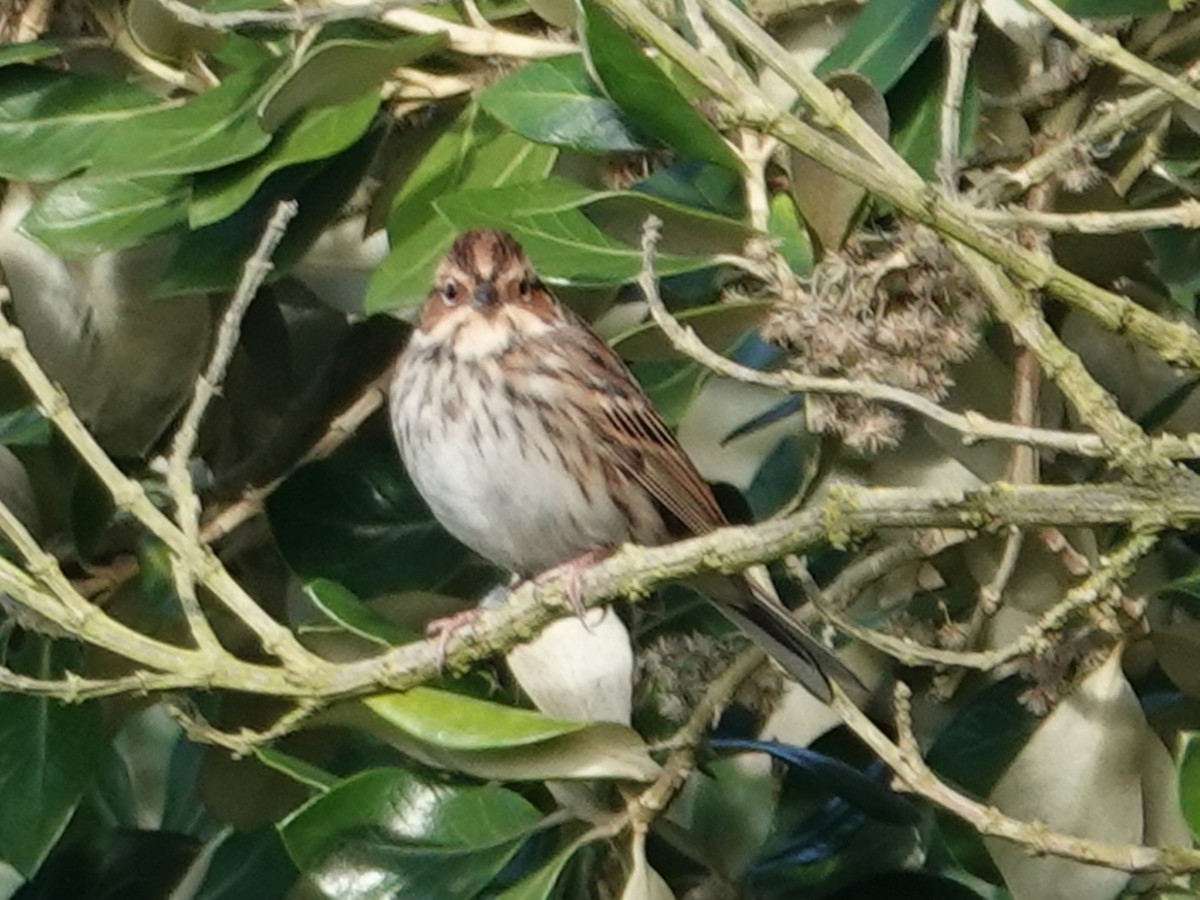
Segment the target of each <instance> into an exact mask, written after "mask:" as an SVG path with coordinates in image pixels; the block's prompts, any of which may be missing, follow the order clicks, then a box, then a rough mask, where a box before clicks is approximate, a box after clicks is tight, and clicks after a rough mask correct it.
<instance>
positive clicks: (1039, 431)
mask: <svg viewBox="0 0 1200 900" xmlns="http://www.w3.org/2000/svg"><path fill="white" fill-rule="evenodd" d="M639 285H640V287H641V288H642V294H643V296H644V297H645V298H646V301H647V305H648V307H649V309H650V314H651V316H652V317H653V319H654V321H655V322H656V323H657V324H658V326H659V328H661V329H662V331H663V333H664V334H665V335H666V337H667V339H668V340H669V341H670V342H671V345H672V346H673V347H675V349H677V350H679V351H680V352H681V353H683V354H684V355H686V356H688V357H690V358H691V359H693V360H695V361H696V362H698V363H700V364H701V365H703V366H705V367H706V368H708V369H711V370H712V371H713V372H716V373H717V374H719V375H725V376H727V377H729V378H734V379H737V380H738V381H744V382H746V383H748V384H757V385H761V386H763V387H771V388H777V389H779V390H781V391H788V392H790V393H808V392H811V393H823V394H853V395H854V396H857V397H862V398H863V399H864V400H875V401H879V402H881V403H887V404H890V405H893V406H898V407H900V408H902V409H907V410H910V411H911V412H914V413H917V414H918V415H921V416H924V417H925V418H927V419H929V420H930V421H932V422H936V423H938V424H939V425H944V426H945V427H947V428H949V429H951V430H953V431H956V432H958V433H959V434H961V435H962V440H963V443H964V444H970V443H974V442H976V441H979V440H995V441H1004V442H1006V443H1012V444H1024V445H1028V446H1031V447H1040V448H1043V449H1046V450H1058V451H1062V452H1066V453H1072V454H1075V455H1078V456H1089V457H1099V458H1109V459H1111V458H1114V457H1115V453H1114V450H1113V448H1112V447H1110V446H1109V445H1108V444H1107V443H1106V442H1105V440H1104V438H1102V437H1101V436H1100V435H1098V434H1088V433H1080V432H1074V431H1055V430H1052V429H1048V428H1036V427H1032V426H1027V425H1016V424H1013V423H1011V422H1003V421H1000V420H996V419H989V418H988V417H987V416H984V415H982V414H981V413H978V412H975V411H973V410H968V411H967V412H962V413H960V412H954V411H953V410H949V409H946V408H945V407H944V406H942V405H940V404H938V403H936V402H935V401H933V400H930V399H929V398H928V397H924V396H922V395H921V394H917V393H915V392H913V391H908V390H905V389H903V388H898V387H893V386H892V385H888V384H881V383H879V382H875V381H856V380H853V379H849V378H827V377H823V376H820V375H804V374H801V373H799V372H792V371H788V370H786V369H784V370H779V371H773V372H763V371H760V370H758V369H751V368H749V367H748V366H743V365H741V364H739V363H736V362H734V361H733V360H730V359H727V358H725V357H724V356H721V355H720V354H719V353H717V352H716V351H714V350H713V349H712V348H710V347H709V346H708V345H706V344H705V343H704V342H703V341H701V340H700V338H699V337H698V336H697V335H696V333H695V331H694V330H692V328H690V327H689V326H686V325H683V324H682V323H680V322H679V321H678V320H677V319H676V318H675V317H674V316H672V315H671V314H670V312H669V311H668V310H667V309H666V307H665V305H664V304H663V302H662V298H661V296H660V295H659V293H658V287H657V283H656V282H655V280H654V279H653V277H649V278H645V277H643V278H642V279H641V280H640V281H639ZM1023 308H1024V307H1023V305H1021V304H1015V305H1014V309H1013V315H1014V316H1016V315H1017V312H1018V311H1020V310H1021V309H1023ZM1029 327H1030V328H1031V330H1033V331H1034V333H1035V336H1036V331H1037V330H1036V329H1035V328H1034V327H1033V325H1032V324H1031V325H1030V326H1029ZM1043 343H1044V342H1043ZM1056 343H1057V341H1056ZM1047 346H1049V345H1048V344H1047ZM1063 349H1064V350H1065V348H1063ZM1065 352H1067V353H1069V352H1070V351H1069V350H1065ZM1056 360H1057V357H1056ZM1053 368H1061V366H1060V365H1058V364H1057V362H1055V364H1054V366H1053ZM1089 378H1090V376H1089ZM1121 418H1124V416H1123V415H1122V416H1121ZM1113 427H1114V429H1115V428H1116V427H1117V426H1113ZM1131 436H1132V438H1134V439H1136V440H1135V443H1137V444H1138V445H1139V446H1144V448H1145V450H1146V452H1147V453H1149V454H1151V455H1152V456H1153V457H1154V458H1162V459H1193V458H1196V457H1200V434H1191V435H1185V436H1175V435H1163V436H1160V437H1155V438H1146V437H1145V435H1144V434H1142V432H1141V431H1140V429H1139V430H1138V432H1137V433H1136V434H1131Z"/></svg>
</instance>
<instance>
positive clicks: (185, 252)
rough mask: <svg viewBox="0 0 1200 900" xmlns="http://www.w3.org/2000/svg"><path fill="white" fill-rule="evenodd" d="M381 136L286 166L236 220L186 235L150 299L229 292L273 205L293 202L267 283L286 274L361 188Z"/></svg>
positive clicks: (373, 132) (372, 135)
mask: <svg viewBox="0 0 1200 900" xmlns="http://www.w3.org/2000/svg"><path fill="white" fill-rule="evenodd" d="M381 134H382V130H381V129H371V130H370V131H368V132H367V134H366V136H365V137H363V138H362V140H360V141H358V142H356V143H355V144H353V145H351V146H350V147H349V148H348V149H346V150H344V151H342V152H341V153H339V154H337V155H336V156H333V157H329V158H327V159H322V160H317V161H314V162H311V163H303V164H301V165H298V166H289V167H288V168H286V169H284V170H283V171H281V172H278V173H276V175H275V177H274V178H269V179H268V180H267V181H266V182H265V183H264V184H263V186H262V187H261V188H260V189H259V190H258V191H257V192H255V194H254V197H253V198H251V200H250V202H249V203H247V204H246V205H245V206H243V207H242V208H241V209H239V210H238V212H237V214H236V215H232V216H228V217H226V218H224V219H221V220H220V221H218V222H214V223H213V224H211V225H206V226H205V227H204V228H201V229H200V230H198V231H195V232H192V233H190V234H188V235H187V236H186V238H185V239H184V240H183V241H181V242H180V244H179V246H178V248H177V249H176V251H175V253H174V255H173V256H172V257H171V261H170V262H169V263H168V265H167V271H166V272H165V273H164V274H163V276H162V278H161V279H160V280H159V282H158V283H157V284H156V285H155V296H159V297H170V296H174V295H177V294H189V293H194V292H198V291H199V292H204V291H226V290H232V289H233V287H234V286H235V285H236V284H237V282H238V279H239V278H240V277H241V275H242V268H243V266H244V265H245V262H246V260H247V259H249V257H250V254H251V253H252V252H253V251H254V247H255V245H257V243H258V241H259V239H260V238H261V237H262V231H263V228H264V227H265V226H266V223H267V220H268V219H269V218H270V215H271V212H272V210H273V209H274V208H275V205H276V204H277V203H278V202H279V201H280V200H283V199H295V200H296V202H297V204H298V205H299V207H300V211H299V212H298V213H297V214H296V218H294V219H292V224H291V225H290V226H289V227H288V230H287V234H285V235H284V236H283V240H282V241H281V242H280V244H279V248H278V249H277V250H276V251H275V255H274V257H273V258H272V260H271V274H270V275H269V276H268V277H267V281H268V283H270V282H271V281H273V280H275V279H278V278H279V277H281V276H282V275H284V274H286V273H287V271H288V268H289V267H290V266H291V265H292V264H293V263H294V262H296V260H297V259H299V258H300V257H301V256H302V255H303V254H304V252H305V251H306V250H307V249H308V248H309V247H310V246H311V245H312V243H313V241H315V240H316V239H317V237H318V236H320V235H321V234H322V233H323V232H324V231H325V230H326V229H327V228H328V227H329V223H330V221H332V219H333V218H334V217H335V216H336V215H337V213H338V212H339V211H340V210H341V209H342V208H343V207H344V206H345V203H346V201H347V200H348V199H349V197H350V195H351V194H352V193H353V191H354V190H355V188H357V187H358V185H359V184H360V183H361V179H362V175H363V172H364V171H366V168H367V166H368V165H369V164H370V162H371V160H372V158H373V157H374V155H375V152H376V150H377V148H378V146H379V140H378V138H379V137H380V135H381Z"/></svg>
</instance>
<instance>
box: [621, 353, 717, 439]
mask: <svg viewBox="0 0 1200 900" xmlns="http://www.w3.org/2000/svg"><path fill="white" fill-rule="evenodd" d="M630 368H631V369H632V370H633V374H634V375H636V376H637V380H638V382H639V383H640V384H641V385H642V389H643V390H645V392H646V396H648V397H649V398H650V400H651V401H652V402H653V403H654V408H655V409H657V410H658V414H659V415H660V416H662V419H663V421H664V422H666V423H667V424H668V425H670V426H672V427H674V426H676V425H678V424H679V420H680V419H682V418H683V414H684V413H686V412H687V411H688V408H689V407H690V406H691V405H692V400H694V399H695V397H696V393H697V392H698V391H699V390H700V385H701V384H703V383H704V379H705V378H706V377H708V369H706V368H705V367H704V366H702V365H700V363H698V362H693V361H692V360H690V359H689V360H673V361H670V360H669V361H661V362H658V361H656V362H641V363H634V364H633V365H632V366H631V367H630Z"/></svg>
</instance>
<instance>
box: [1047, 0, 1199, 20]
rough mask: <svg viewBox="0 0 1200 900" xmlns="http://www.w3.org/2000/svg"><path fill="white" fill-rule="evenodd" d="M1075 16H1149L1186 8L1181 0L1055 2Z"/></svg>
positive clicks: (1084, 0) (1069, 0)
mask: <svg viewBox="0 0 1200 900" xmlns="http://www.w3.org/2000/svg"><path fill="white" fill-rule="evenodd" d="M1054 5H1055V6H1060V7H1062V8H1063V9H1064V10H1066V11H1067V12H1069V13H1070V14H1071V15H1073V16H1083V17H1084V18H1089V19H1102V18H1105V17H1106V16H1149V15H1154V14H1156V13H1170V12H1175V11H1177V10H1181V9H1183V8H1184V4H1183V3H1182V2H1181V0H1054Z"/></svg>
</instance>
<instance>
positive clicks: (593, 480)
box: [389, 230, 857, 700]
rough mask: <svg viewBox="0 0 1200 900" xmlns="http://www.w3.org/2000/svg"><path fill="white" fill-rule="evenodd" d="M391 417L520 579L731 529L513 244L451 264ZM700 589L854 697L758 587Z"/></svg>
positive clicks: (412, 348) (719, 581) (722, 580)
mask: <svg viewBox="0 0 1200 900" xmlns="http://www.w3.org/2000/svg"><path fill="white" fill-rule="evenodd" d="M389 408H390V412H391V422H392V428H393V431H394V434H395V437H396V442H397V444H398V445H399V448H400V455H401V456H402V457H403V459H404V464H405V466H406V467H407V468H408V473H409V476H410V477H411V478H412V481H413V484H414V485H415V486H416V488H417V490H418V491H419V492H420V494H421V496H422V497H424V498H425V502H426V503H428V505H429V508H430V509H431V510H432V511H433V514H434V516H436V517H437V519H438V521H439V522H441V524H442V525H443V526H444V527H445V528H446V530H447V531H449V532H450V533H451V534H453V535H454V536H455V537H457V538H458V539H459V540H460V541H462V542H463V543H464V544H466V545H467V546H468V547H471V548H472V549H473V550H475V551H476V552H477V553H479V554H480V555H481V556H483V557H485V558H486V559H488V560H490V561H491V562H493V563H495V564H496V565H498V566H502V567H504V568H505V569H508V570H510V571H512V572H514V573H516V574H517V575H518V576H520V577H522V578H530V577H533V576H536V575H539V574H542V573H544V572H546V571H548V570H550V569H554V568H556V567H559V566H564V565H571V564H574V565H583V564H586V563H588V562H590V561H593V560H595V559H598V558H600V557H601V556H603V555H604V554H605V553H608V552H611V551H612V550H614V549H615V548H617V547H619V546H620V545H622V544H624V543H627V542H633V543H638V544H648V545H654V544H663V543H666V542H668V541H671V540H673V539H678V538H682V537H687V536H691V535H700V534H705V533H707V532H710V531H712V530H714V529H716V528H719V527H721V526H722V525H725V524H726V519H725V517H724V515H723V514H722V512H721V509H720V508H719V507H718V506H717V502H716V500H715V499H714V498H713V494H712V491H711V489H710V488H709V486H708V485H707V484H706V483H705V482H704V480H703V479H702V478H701V477H700V474H699V473H698V472H697V471H696V467H695V466H694V465H693V464H692V461H691V460H690V459H688V457H687V455H686V454H685V453H684V452H683V449H682V448H681V447H680V446H679V443H678V441H676V439H675V437H674V435H672V434H671V432H670V430H668V428H667V427H666V425H665V424H664V423H663V421H662V419H661V418H660V417H659V415H658V413H657V412H656V411H655V409H654V407H653V406H652V405H651V403H650V400H649V398H647V397H646V395H645V393H644V392H643V391H642V389H641V387H640V386H639V385H638V383H637V381H635V380H634V378H633V376H632V374H631V373H630V372H629V370H628V369H627V368H626V367H625V365H624V363H622V362H621V360H620V358H618V356H617V355H616V354H615V353H614V352H613V351H612V350H611V349H609V347H608V345H607V344H606V343H605V342H604V341H603V340H602V339H601V338H600V337H599V336H598V335H597V334H596V333H595V332H594V331H593V330H592V329H591V328H590V327H589V326H588V325H587V324H586V323H585V322H583V321H582V320H581V319H579V318H578V317H577V316H576V315H574V314H573V313H572V312H571V311H570V310H568V309H566V308H565V307H563V306H562V305H561V304H559V302H558V301H557V300H556V299H555V298H554V296H553V295H552V294H551V293H550V292H549V291H548V290H547V288H546V286H545V285H544V284H543V283H542V282H541V281H540V280H539V279H538V277H537V274H536V273H535V272H534V271H533V269H532V268H531V266H530V264H529V260H528V259H527V258H526V256H525V253H524V251H523V250H522V249H521V246H520V245H519V244H518V243H517V241H516V240H515V239H514V238H513V237H512V236H511V235H509V234H507V233H506V232H503V231H494V230H477V231H468V232H466V233H465V234H463V235H462V236H461V237H459V238H458V240H457V241H455V243H454V245H453V247H451V249H450V251H449V253H447V255H446V257H445V259H443V260H442V262H441V264H440V265H439V266H438V269H437V275H436V280H435V282H434V285H433V288H432V290H431V291H430V293H429V296H428V298H427V299H426V301H425V306H424V309H423V311H422V313H421V318H420V322H419V324H418V326H417V328H416V330H415V331H414V332H413V335H412V339H411V341H410V343H409V345H408V347H407V348H406V350H405V351H404V354H403V356H402V357H401V360H400V362H399V364H398V367H397V370H396V374H395V377H394V379H393V381H392V383H391V390H390V398H389ZM696 586H697V588H698V589H699V590H700V591H701V592H702V593H704V594H705V595H706V596H708V597H709V598H710V599H712V600H713V601H714V602H716V603H717V604H718V606H719V608H720V609H721V610H722V611H723V612H724V613H725V614H726V615H727V616H728V617H729V618H730V619H731V620H732V621H733V622H734V623H736V624H737V625H738V626H739V627H741V628H742V629H743V630H745V631H746V632H748V633H749V634H750V636H751V637H752V638H754V639H755V640H757V641H758V642H759V643H760V644H761V645H762V646H763V648H764V649H765V650H767V652H769V653H770V654H771V655H772V656H774V657H775V658H776V659H777V660H778V661H779V663H780V664H781V665H783V667H784V668H785V669H786V670H787V671H788V672H789V673H790V674H792V675H793V676H794V677H795V678H796V679H797V680H798V681H799V682H800V683H801V684H802V685H804V686H805V687H806V688H807V689H808V690H809V691H811V692H812V693H813V694H815V695H816V696H817V697H819V698H821V699H822V700H828V699H829V698H830V696H831V694H830V687H829V682H828V680H827V679H828V678H830V677H833V678H836V679H838V680H839V681H844V682H846V683H849V684H856V683H857V679H855V677H854V675H853V673H851V672H850V671H849V670H848V669H847V668H846V667H845V665H844V664H843V663H842V662H841V661H840V660H838V658H837V657H836V656H834V655H833V654H832V653H831V652H830V651H829V650H828V649H826V648H825V647H824V646H822V645H821V644H820V643H818V642H817V641H816V640H815V639H814V638H813V637H812V636H811V635H809V634H808V633H807V632H806V631H805V630H804V629H803V628H802V627H801V626H800V624H799V623H798V622H797V621H796V620H795V619H794V618H793V617H792V615H791V614H790V613H789V612H788V611H787V609H785V608H784V606H783V605H782V604H781V603H779V601H778V600H777V599H775V598H774V597H773V596H771V595H770V594H769V593H767V592H765V591H763V590H762V589H761V588H760V587H758V586H756V585H754V584H753V583H752V582H750V581H748V580H746V579H744V578H740V577H737V578H733V577H727V576H720V575H711V576H710V575H706V576H701V577H699V578H698V579H696Z"/></svg>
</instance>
